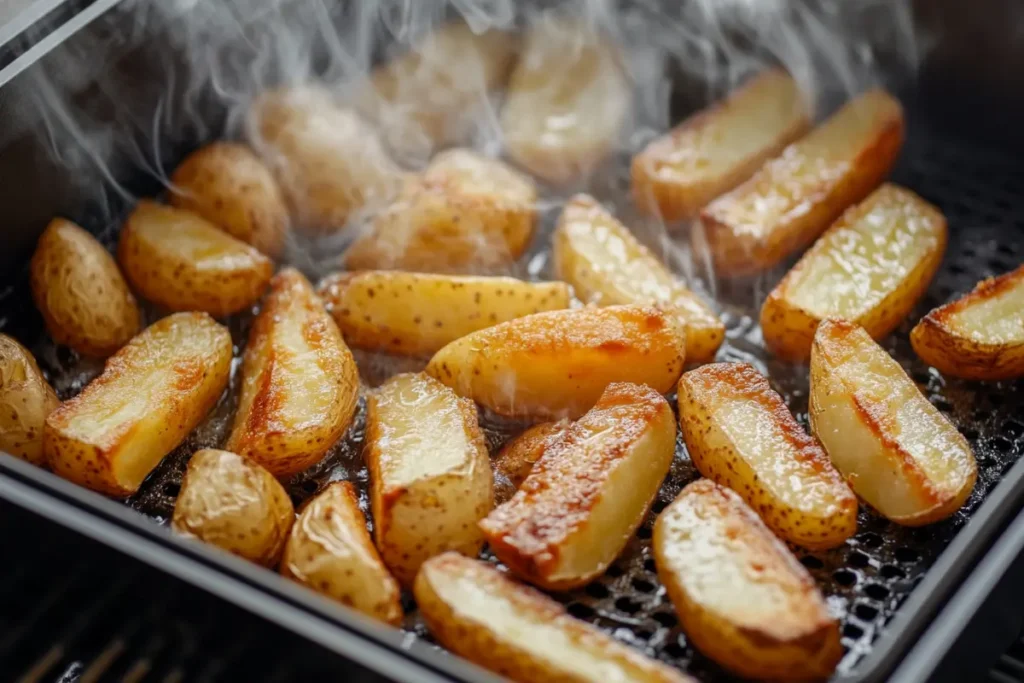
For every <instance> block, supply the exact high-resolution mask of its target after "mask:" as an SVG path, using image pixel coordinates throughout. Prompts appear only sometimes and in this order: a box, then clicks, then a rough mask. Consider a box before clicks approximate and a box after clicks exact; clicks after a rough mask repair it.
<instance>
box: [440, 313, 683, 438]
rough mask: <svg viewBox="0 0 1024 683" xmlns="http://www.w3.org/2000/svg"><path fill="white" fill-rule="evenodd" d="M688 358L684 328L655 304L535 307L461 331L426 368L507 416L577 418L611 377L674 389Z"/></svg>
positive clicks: (662, 389)
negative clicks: (530, 311) (495, 322)
mask: <svg viewBox="0 0 1024 683" xmlns="http://www.w3.org/2000/svg"><path fill="white" fill-rule="evenodd" d="M685 359H686V330H685V329H684V328H683V327H682V326H680V325H679V324H678V323H677V322H676V321H675V318H674V317H672V316H669V315H667V314H666V313H665V312H664V311H662V310H660V309H658V308H654V307H652V306H608V307H606V308H582V309H572V310H565V311H550V312H548V313H536V314H534V315H528V316H526V317H524V318H517V319H516V320H510V321H509V322H507V323H501V324H499V325H494V326H493V327H488V328H486V329H483V330H480V331H479V332H474V333H473V334H469V335H466V336H465V337H463V338H461V339H457V340H456V341H453V342H452V343H451V344H448V346H446V347H444V348H443V349H441V350H440V351H438V352H437V353H436V354H434V357H433V358H432V359H431V360H430V363H429V364H428V365H427V372H428V373H429V374H431V375H433V376H434V377H436V378H438V379H439V380H441V381H442V382H444V383H445V384H447V385H448V386H450V387H452V388H453V389H454V390H455V393H457V394H458V395H459V396H466V397H469V398H472V399H473V400H474V401H476V402H477V403H480V404H482V405H484V406H486V407H487V408H489V409H490V410H493V411H494V412H496V413H498V414H500V415H507V416H512V417H536V418H548V419H551V418H561V417H569V418H575V417H579V416H580V415H582V414H583V413H585V412H586V411H587V410H589V409H590V408H591V407H593V405H594V404H595V403H597V399H598V398H600V397H601V394H602V393H604V390H605V388H606V387H607V386H608V385H609V384H611V383H612V382H635V383H637V384H647V385H649V386H651V387H653V388H654V389H656V390H657V391H658V392H659V393H666V392H668V391H671V390H672V387H673V386H675V383H676V380H678V379H679V375H680V374H682V371H683V363H684V362H685Z"/></svg>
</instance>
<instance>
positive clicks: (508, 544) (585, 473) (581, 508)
mask: <svg viewBox="0 0 1024 683" xmlns="http://www.w3.org/2000/svg"><path fill="white" fill-rule="evenodd" d="M675 443H676V426H675V417H674V416H673V415H672V409H671V408H670V407H669V404H668V402H667V401H666V400H665V399H664V398H663V397H662V396H661V394H659V393H658V392H657V391H655V390H654V389H651V388H650V387H645V386H640V385H637V384H626V383H616V384H611V385H609V386H608V389H607V390H605V392H604V394H602V396H601V400H600V401H598V402H597V405H595V406H594V407H593V408H592V409H591V410H590V412H588V413H587V414H586V415H584V416H583V417H581V418H580V419H579V420H578V421H577V422H576V423H574V424H573V425H572V426H571V427H569V429H568V430H567V431H566V432H565V434H564V435H563V436H562V437H561V438H559V439H557V440H555V441H553V442H551V443H550V444H549V445H548V447H547V449H546V450H545V453H544V456H543V457H542V458H541V459H540V460H539V461H538V462H537V464H536V465H534V467H533V471H532V472H530V476H528V477H527V478H526V481H525V482H523V485H522V486H521V487H520V488H519V491H518V492H517V493H516V494H515V495H514V496H513V497H512V499H511V500H510V501H508V502H507V503H505V504H504V505H501V506H500V507H498V508H495V510H494V512H492V513H491V514H490V515H488V516H487V518H486V519H484V520H483V521H482V522H480V528H481V529H483V532H484V536H485V537H486V538H487V543H488V544H489V545H490V547H491V550H492V551H494V554H495V555H497V556H498V558H499V559H500V560H501V561H502V562H504V563H505V564H506V565H508V567H509V568H510V569H511V570H512V571H514V572H515V573H516V574H518V575H519V576H521V577H523V578H524V579H526V580H527V581H529V582H530V583H533V584H536V585H538V586H540V587H541V588H545V589H548V590H567V589H570V588H576V587H579V586H582V585H584V584H586V583H589V582H590V581H592V580H593V579H595V578H597V577H598V576H600V575H601V574H603V573H604V571H605V570H606V569H607V568H608V565H610V564H611V563H612V562H613V561H614V560H615V558H616V557H618V555H619V553H621V552H622V549H623V548H624V547H625V546H626V543H627V542H629V539H630V537H631V536H632V535H633V533H634V532H635V531H636V529H637V527H639V526H640V523H641V522H643V520H644V517H645V516H646V515H647V511H648V509H649V508H650V505H651V502H653V501H654V496H655V495H656V494H657V493H658V488H659V487H660V486H661V481H662V479H664V478H665V475H666V474H668V468H669V465H670V464H671V463H672V456H673V455H674V453H675Z"/></svg>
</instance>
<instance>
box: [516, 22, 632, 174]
mask: <svg viewBox="0 0 1024 683" xmlns="http://www.w3.org/2000/svg"><path fill="white" fill-rule="evenodd" d="M621 58H622V56H621V54H620V52H619V48H618V46H617V45H615V43H614V42H613V41H612V40H611V39H610V38H609V37H608V36H606V35H603V34H601V33H598V32H595V31H593V30H592V29H590V28H589V27H587V26H586V25H585V24H584V23H583V22H578V21H569V20H553V21H552V20H547V21H541V22H538V23H537V24H535V25H534V26H532V27H531V28H529V29H528V30H527V32H526V37H525V40H524V46H523V54H522V56H521V57H520V58H519V63H518V64H517V65H516V68H515V70H514V71H513V72H512V77H511V79H510V80H509V85H508V91H507V93H506V96H505V106H504V107H503V108H502V110H501V130H502V133H503V134H504V137H505V146H506V149H507V150H508V155H509V156H510V157H511V158H512V159H514V160H515V161H516V163H518V164H521V165H522V166H523V167H525V168H526V169H528V170H529V171H530V172H531V173H533V174H534V175H536V176H538V177H540V178H543V179H544V180H547V181H548V182H552V183H568V182H571V181H573V180H575V179H577V178H579V177H580V176H583V175H586V174H588V173H589V172H590V171H592V170H593V169H594V168H595V167H596V166H597V165H598V164H600V163H601V162H602V161H604V159H605V157H607V156H608V154H609V153H610V152H611V151H612V149H613V148H614V147H615V144H616V142H617V140H618V138H619V135H620V133H621V130H622V127H623V124H624V123H625V122H626V119H627V118H628V117H629V114H630V105H631V98H632V89H631V86H630V83H629V81H628V80H627V78H626V74H625V72H624V71H623V69H622V66H621V64H620V61H621Z"/></svg>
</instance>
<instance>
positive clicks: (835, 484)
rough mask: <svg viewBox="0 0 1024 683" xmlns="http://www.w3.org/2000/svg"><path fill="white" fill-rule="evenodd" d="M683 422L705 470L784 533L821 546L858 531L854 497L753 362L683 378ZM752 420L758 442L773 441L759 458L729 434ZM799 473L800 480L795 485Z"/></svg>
mask: <svg viewBox="0 0 1024 683" xmlns="http://www.w3.org/2000/svg"><path fill="white" fill-rule="evenodd" d="M735 406H742V407H743V408H744V409H750V410H752V411H754V415H759V416H761V417H762V418H763V419H764V422H761V421H758V420H757V418H756V417H754V416H753V415H751V414H750V413H749V412H747V413H744V416H745V418H746V419H743V420H740V419H738V418H737V417H736V416H735V415H732V414H731V413H730V412H729V411H730V410H731V409H733V408H734V407H735ZM751 418H753V419H751ZM729 421H733V424H732V425H730V426H728V427H726V429H723V424H722V423H723V422H729ZM766 423H768V424H770V425H771V426H768V425H767V424H766ZM679 426H680V428H681V429H682V431H683V438H684V440H685V441H686V448H687V450H688V451H689V453H690V458H691V459H692V460H693V464H694V465H695V466H696V467H697V469H698V470H700V473H701V474H703V475H704V476H705V477H708V478H709V479H711V480H712V481H714V482H716V483H718V484H721V485H723V486H727V487H729V488H730V489H732V490H733V491H736V492H737V493H739V494H740V497H741V498H743V499H744V501H746V503H747V504H748V505H750V507H751V508H753V509H754V510H756V511H757V512H758V514H760V516H761V518H762V519H763V520H764V522H765V524H767V525H768V527H769V528H771V530H772V531H773V532H775V533H776V534H778V535H779V537H780V538H782V539H784V540H786V541H789V542H790V543H794V544H796V545H800V546H803V547H805V548H811V549H824V548H834V547H836V546H838V545H840V544H842V543H843V541H845V540H846V539H847V538H849V537H850V536H852V535H853V534H854V532H856V531H857V498H856V497H855V496H854V495H853V492H852V491H850V489H849V487H848V486H847V485H846V483H845V482H844V481H843V479H842V477H841V476H839V473H838V472H836V470H835V469H834V468H833V467H832V463H831V462H829V459H828V456H827V455H826V454H825V452H824V451H823V450H822V449H821V446H819V445H818V442H817V441H815V440H814V438H812V437H810V436H808V434H807V433H806V432H804V430H803V429H802V428H801V427H800V425H799V424H797V421H796V420H795V419H794V418H793V414H792V413H790V412H789V408H787V407H786V404H785V402H784V401H783V400H782V397H781V396H779V395H778V394H777V393H775V392H774V391H773V390H772V388H771V387H770V386H769V384H768V380H767V379H766V378H765V377H764V375H762V374H761V373H759V372H758V371H757V370H755V369H754V367H753V366H751V365H749V364H747V363H715V364H713V365H705V366H703V367H701V368H698V369H697V370H691V371H690V372H687V373H686V374H684V375H683V376H682V377H681V378H679ZM747 426H749V430H752V431H754V432H756V433H755V434H754V435H753V436H752V440H753V441H754V442H755V443H756V446H757V447H770V448H771V453H770V454H764V455H761V456H760V457H758V455H759V454H760V452H759V451H758V452H750V451H751V449H750V447H751V443H750V442H749V441H746V442H744V441H742V440H741V439H742V437H740V438H731V437H735V436H737V434H736V432H737V431H739V430H744V429H745V428H746V427H747ZM766 427H767V429H766ZM768 430H772V431H768ZM748 438H751V436H749V435H748ZM769 444H770V446H769ZM794 479H796V480H799V481H800V482H801V483H800V485H799V486H798V487H797V488H792V486H793V484H792V483H791V482H793V480H794Z"/></svg>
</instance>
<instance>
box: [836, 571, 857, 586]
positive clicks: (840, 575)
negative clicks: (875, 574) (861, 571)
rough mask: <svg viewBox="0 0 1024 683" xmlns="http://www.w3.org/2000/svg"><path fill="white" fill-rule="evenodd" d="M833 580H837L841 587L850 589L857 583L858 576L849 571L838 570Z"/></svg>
mask: <svg viewBox="0 0 1024 683" xmlns="http://www.w3.org/2000/svg"><path fill="white" fill-rule="evenodd" d="M832 578H833V579H835V580H836V583H838V584H839V585H840V586H846V587H850V586H852V585H854V584H855V583H857V574H856V573H855V572H852V571H850V570H849V569H837V570H836V571H835V572H833V573H832Z"/></svg>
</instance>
